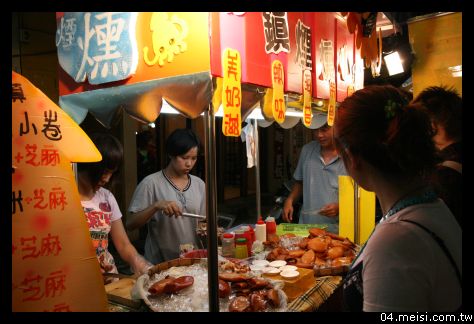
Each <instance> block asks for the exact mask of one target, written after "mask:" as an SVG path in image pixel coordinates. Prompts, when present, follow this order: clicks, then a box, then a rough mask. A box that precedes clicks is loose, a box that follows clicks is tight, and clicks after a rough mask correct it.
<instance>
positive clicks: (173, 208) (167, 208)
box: [156, 200, 183, 217]
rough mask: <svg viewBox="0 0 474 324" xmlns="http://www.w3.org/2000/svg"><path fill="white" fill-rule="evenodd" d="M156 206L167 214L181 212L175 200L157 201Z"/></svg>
mask: <svg viewBox="0 0 474 324" xmlns="http://www.w3.org/2000/svg"><path fill="white" fill-rule="evenodd" d="M156 208H157V209H158V210H161V211H162V212H163V213H164V214H165V215H167V216H176V217H177V216H181V215H182V214H183V213H182V211H181V209H180V208H179V206H178V204H177V203H176V201H171V200H161V201H159V202H157V204H156Z"/></svg>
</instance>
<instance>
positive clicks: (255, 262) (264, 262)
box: [252, 260, 270, 267]
mask: <svg viewBox="0 0 474 324" xmlns="http://www.w3.org/2000/svg"><path fill="white" fill-rule="evenodd" d="M252 264H253V265H256V266H262V267H266V266H267V265H269V264H270V262H268V261H267V260H253V261H252Z"/></svg>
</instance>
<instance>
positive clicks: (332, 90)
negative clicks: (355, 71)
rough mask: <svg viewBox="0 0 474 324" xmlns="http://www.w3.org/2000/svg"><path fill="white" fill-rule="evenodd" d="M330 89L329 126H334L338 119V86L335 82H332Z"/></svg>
mask: <svg viewBox="0 0 474 324" xmlns="http://www.w3.org/2000/svg"><path fill="white" fill-rule="evenodd" d="M329 89H330V90H329V93H330V95H329V105H328V125H329V126H332V125H333V124H334V118H335V117H336V84H335V83H334V82H333V81H331V82H330V86H329Z"/></svg>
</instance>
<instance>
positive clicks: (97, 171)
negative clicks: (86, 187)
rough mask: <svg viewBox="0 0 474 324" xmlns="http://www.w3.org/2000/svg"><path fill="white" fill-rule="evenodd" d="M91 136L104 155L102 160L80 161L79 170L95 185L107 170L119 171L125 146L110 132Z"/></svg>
mask: <svg viewBox="0 0 474 324" xmlns="http://www.w3.org/2000/svg"><path fill="white" fill-rule="evenodd" d="M89 137H90V139H91V140H92V142H94V144H95V146H96V147H97V149H98V150H99V152H100V154H101V155H102V160H101V161H99V162H91V163H78V165H77V170H78V172H81V173H82V172H84V173H86V175H87V177H88V178H89V181H90V183H91V185H92V186H93V187H95V186H96V185H97V184H98V183H99V181H100V178H101V177H102V175H103V174H104V172H105V171H107V170H109V171H117V170H118V169H119V168H120V166H121V164H122V159H123V146H122V143H120V141H119V140H118V139H117V138H115V137H114V136H112V135H110V134H105V133H93V134H91V135H90V136H89ZM112 178H113V177H112ZM111 180H112V179H111ZM110 182H111V181H110Z"/></svg>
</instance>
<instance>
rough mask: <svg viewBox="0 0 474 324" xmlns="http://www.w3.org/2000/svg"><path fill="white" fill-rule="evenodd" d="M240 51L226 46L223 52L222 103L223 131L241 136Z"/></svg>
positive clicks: (230, 134)
mask: <svg viewBox="0 0 474 324" xmlns="http://www.w3.org/2000/svg"><path fill="white" fill-rule="evenodd" d="M240 62H241V61H240V53H239V52H238V51H236V50H233V49H230V48H226V49H225V50H224V52H223V57H222V64H223V71H224V80H223V85H222V103H223V106H224V120H223V121H222V133H223V134H224V135H225V136H240V132H241V124H242V121H241V118H242V117H241V110H240V108H241V102H242V93H241V86H240V80H241V75H242V69H241V63H240Z"/></svg>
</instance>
